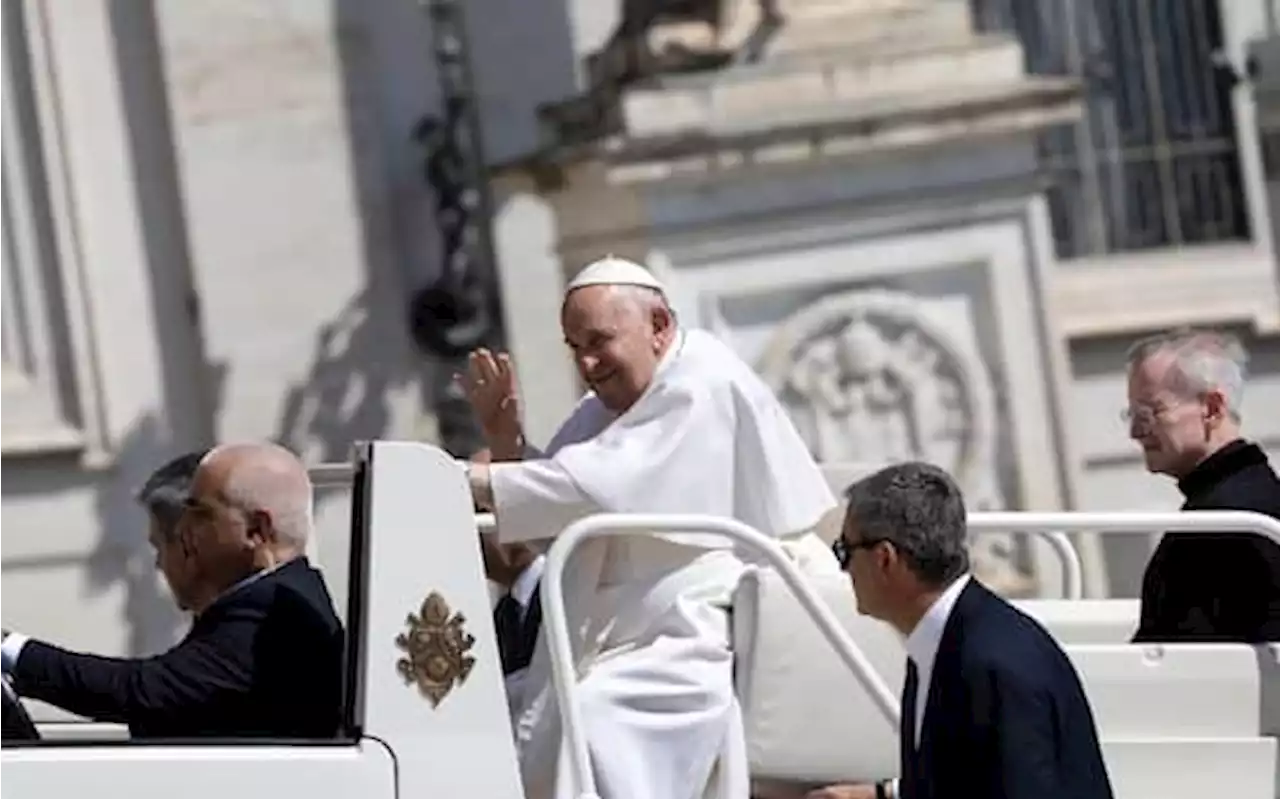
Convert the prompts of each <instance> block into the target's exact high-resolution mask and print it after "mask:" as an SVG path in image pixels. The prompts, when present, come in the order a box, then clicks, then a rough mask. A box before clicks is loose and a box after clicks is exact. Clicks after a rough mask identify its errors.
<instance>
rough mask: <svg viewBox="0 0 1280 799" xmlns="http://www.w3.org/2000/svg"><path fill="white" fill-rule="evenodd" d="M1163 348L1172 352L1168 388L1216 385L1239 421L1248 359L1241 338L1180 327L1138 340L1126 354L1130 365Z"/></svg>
mask: <svg viewBox="0 0 1280 799" xmlns="http://www.w3.org/2000/svg"><path fill="white" fill-rule="evenodd" d="M1163 352H1168V353H1171V354H1172V355H1173V373H1172V377H1173V381H1172V383H1171V385H1170V386H1169V387H1170V388H1171V389H1173V390H1175V391H1177V392H1178V393H1179V394H1182V395H1184V396H1185V395H1191V394H1202V393H1204V392H1206V391H1211V390H1214V389H1217V390H1218V391H1221V392H1222V396H1223V398H1224V399H1225V401H1226V405H1227V413H1229V414H1230V415H1231V418H1233V419H1235V420H1236V421H1239V419H1240V405H1241V403H1242V402H1243V400H1244V381H1245V376H1246V367H1247V365H1248V362H1249V354H1248V352H1247V351H1246V350H1245V348H1244V345H1243V344H1241V343H1240V339H1238V338H1236V337H1235V336H1233V335H1231V334H1229V333H1223V332H1219V331H1215V330H1195V329H1191V328H1179V329H1177V330H1170V331H1167V332H1164V333H1158V334H1156V335H1154V336H1148V337H1147V338H1144V339H1142V340H1140V341H1138V342H1137V343H1136V344H1134V345H1133V346H1132V347H1130V348H1129V352H1128V353H1127V354H1126V356H1125V357H1126V362H1127V364H1128V366H1129V368H1130V369H1132V368H1133V367H1135V366H1137V365H1138V364H1140V363H1142V362H1143V361H1145V360H1147V359H1148V358H1150V357H1152V356H1153V355H1156V354H1158V353H1163Z"/></svg>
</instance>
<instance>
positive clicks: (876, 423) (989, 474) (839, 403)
mask: <svg viewBox="0 0 1280 799" xmlns="http://www.w3.org/2000/svg"><path fill="white" fill-rule="evenodd" d="M760 371H761V373H762V374H763V375H764V377H765V379H766V381H768V382H769V383H770V385H771V386H772V387H773V389H774V391H775V392H776V393H777V394H778V396H779V398H780V399H781V400H782V402H783V404H784V405H785V406H786V407H787V409H788V411H789V412H790V413H791V415H792V418H793V419H794V420H795V422H796V425H797V427H798V428H799V429H800V431H801V434H802V435H803V436H804V437H805V440H806V441H807V442H808V443H809V446H810V448H811V449H812V451H813V453H814V456H815V457H817V458H818V459H819V460H820V461H824V462H828V463H868V464H876V465H882V464H889V463H895V462H901V461H906V460H924V461H928V462H931V463H936V464H938V465H940V466H943V467H944V468H946V469H947V470H949V471H950V472H951V473H952V474H953V475H954V476H955V477H956V479H957V481H958V482H959V483H960V485H961V486H962V487H963V488H964V489H965V492H966V496H967V498H968V500H969V504H970V507H971V508H973V509H975V510H992V509H997V508H999V507H1002V506H1003V505H1004V501H1003V498H1002V497H1001V495H1000V489H999V481H998V477H997V472H996V462H995V452H994V450H995V443H996V431H995V424H996V416H997V408H996V403H995V398H994V393H993V390H992V387H991V382H990V377H989V376H988V370H987V368H986V365H985V364H984V363H983V362H982V360H981V358H980V357H979V356H978V355H977V354H976V353H974V352H972V351H971V350H970V348H966V347H962V346H958V344H957V337H956V336H955V335H954V333H953V332H952V331H949V330H948V329H947V328H946V327H945V326H943V325H939V324H937V323H936V322H935V321H933V320H932V319H931V318H930V316H929V314H928V313H927V308H926V307H925V306H924V305H923V304H922V303H921V301H920V300H919V299H918V298H916V297H914V296H912V295H910V294H905V293H899V292H890V291H885V290H869V291H854V292H849V293H845V294H839V295H836V296H833V297H828V298H825V299H823V300H820V301H819V302H817V303H814V304H813V305H811V306H809V307H807V308H804V309H803V310H801V311H800V312H799V313H797V314H795V315H794V316H793V317H791V318H790V319H788V320H787V321H786V322H784V323H783V324H782V326H781V327H780V329H779V331H778V332H777V334H776V335H775V337H774V340H773V341H772V342H771V343H770V345H769V347H768V348H767V350H766V353H765V356H764V358H763V360H762V363H761V365H760ZM1017 543H1018V541H1017V539H1016V538H1014V537H1013V536H1012V535H1007V536H1002V535H984V536H983V537H982V538H980V539H976V540H975V541H974V543H973V559H974V568H975V570H976V571H977V572H978V573H979V576H981V577H982V578H983V579H984V580H985V581H987V582H988V583H990V584H993V586H994V587H996V588H997V589H999V590H1001V591H1002V592H1005V593H1009V594H1022V593H1025V592H1026V591H1028V590H1030V589H1031V588H1032V587H1033V586H1034V582H1033V578H1032V576H1031V575H1030V574H1028V573H1026V571H1025V570H1024V569H1023V568H1022V567H1021V565H1020V564H1019V563H1018V560H1019V557H1018V555H1019V550H1018V548H1017V546H1016V545H1017Z"/></svg>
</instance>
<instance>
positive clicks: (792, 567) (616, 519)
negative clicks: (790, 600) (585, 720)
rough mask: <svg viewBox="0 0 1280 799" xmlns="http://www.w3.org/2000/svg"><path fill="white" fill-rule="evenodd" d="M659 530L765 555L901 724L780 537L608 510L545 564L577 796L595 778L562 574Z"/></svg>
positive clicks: (736, 526) (574, 532)
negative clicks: (584, 553) (582, 551)
mask: <svg viewBox="0 0 1280 799" xmlns="http://www.w3.org/2000/svg"><path fill="white" fill-rule="evenodd" d="M654 532H696V533H714V534H718V535H723V536H725V537H726V538H730V539H732V540H733V541H734V543H736V544H740V545H742V546H744V547H745V548H747V549H749V550H751V551H753V552H755V553H756V554H758V555H760V556H762V557H763V558H764V560H765V561H767V562H768V563H769V565H771V566H773V568H775V569H777V570H778V574H780V575H781V576H782V579H783V581H784V582H785V583H786V584H787V587H788V588H790V589H791V592H792V593H793V594H795V596H796V599H798V600H799V601H800V604H801V606H803V607H804V610H805V612H806V613H808V614H809V616H810V617H811V618H812V619H813V620H814V622H815V623H816V624H817V625H818V629H820V630H821V631H822V633H823V635H825V636H826V638H827V641H828V643H830V644H831V646H832V648H833V649H835V650H836V654H838V655H839V656H840V659H841V660H843V661H844V663H845V665H846V666H848V667H849V670H850V671H852V672H853V674H854V676H855V677H857V678H858V681H859V682H860V683H862V687H863V688H864V689H865V690H866V691H867V693H868V694H870V695H871V698H872V700H873V701H874V702H875V703H876V706H877V707H878V708H879V709H880V712H881V713H882V714H883V715H884V717H885V719H886V720H887V721H888V722H889V723H890V724H891V725H893V727H894V728H895V729H896V728H897V725H898V717H899V712H900V710H899V707H898V700H897V698H896V697H895V696H894V694H893V693H892V692H891V691H890V690H889V688H888V687H887V686H886V685H885V684H884V681H883V680H881V679H880V675H879V674H877V673H876V671H875V668H874V667H873V666H872V665H871V663H870V661H868V660H867V658H866V656H865V655H863V654H862V650H861V649H859V648H858V645H857V644H856V643H854V641H853V639H851V638H850V637H849V634H848V633H846V632H845V630H844V628H843V627H841V626H840V622H839V621H838V620H837V619H836V617H835V614H833V613H832V612H831V609H830V608H828V607H827V606H826V604H825V603H824V602H823V601H822V600H821V599H820V598H819V597H818V595H817V593H815V592H814V590H813V589H812V588H810V587H809V585H808V583H806V582H805V579H804V577H803V576H801V574H800V570H799V568H798V567H797V566H796V564H795V562H794V561H792V559H791V558H790V556H788V555H787V553H786V551H785V550H784V549H783V548H782V545H781V544H779V543H778V541H777V540H776V539H774V538H770V537H769V536H767V535H765V534H764V533H761V532H760V531H759V530H756V529H755V528H753V527H751V526H749V525H746V524H743V523H742V522H740V521H737V520H736V519H727V518H722V517H718V516H698V515H667V514H617V513H602V514H597V515H594V516H588V517H587V518H585V519H579V520H578V521H576V522H574V523H573V524H571V525H569V527H567V528H566V529H565V531H564V532H563V533H561V534H560V535H559V536H558V537H557V538H556V540H555V543H554V544H552V546H551V549H550V550H549V551H548V552H547V565H546V567H545V571H544V572H543V577H542V588H541V597H542V612H543V617H542V623H543V625H544V629H545V631H546V632H547V635H548V638H547V642H548V648H549V649H550V654H551V671H552V680H553V684H554V687H555V692H556V698H557V700H558V703H559V706H560V719H561V723H562V725H563V730H564V737H565V741H566V742H567V744H568V746H569V756H570V763H571V765H572V767H573V773H574V779H575V780H576V788H577V792H578V796H579V797H582V799H596V798H597V796H598V794H597V793H596V784H595V777H594V775H593V774H592V771H591V759H590V754H589V751H588V749H587V741H586V738H585V732H584V730H583V726H582V715H581V709H580V708H579V707H578V691H577V681H576V676H575V675H576V669H575V668H574V662H573V650H572V647H571V646H570V641H569V625H568V621H567V620H566V618H565V609H564V590H563V588H562V579H563V574H564V565H565V563H566V562H567V561H568V559H569V555H570V554H572V553H573V551H574V550H575V549H576V548H577V547H578V545H579V544H581V543H582V542H583V541H584V540H586V539H588V538H599V537H603V536H623V535H636V534H652V533H654Z"/></svg>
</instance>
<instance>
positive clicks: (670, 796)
mask: <svg viewBox="0 0 1280 799" xmlns="http://www.w3.org/2000/svg"><path fill="white" fill-rule="evenodd" d="M491 469H492V471H491V475H492V477H491V480H492V487H493V499H494V506H495V507H494V510H495V514H496V516H497V523H498V536H499V539H500V540H501V541H503V542H509V541H530V540H538V539H548V538H552V537H554V536H555V535H556V534H558V533H559V532H560V531H562V530H563V529H564V528H565V526H567V525H568V524H569V523H571V522H573V521H574V520H576V519H579V518H581V517H583V516H585V515H588V514H591V513H598V512H615V513H699V514H711V515H716V516H728V517H732V518H735V519H738V520H740V521H743V522H745V523H747V524H749V525H751V526H753V527H755V528H757V529H758V530H760V531H762V532H764V533H767V534H771V535H774V536H777V537H779V538H782V539H784V545H787V546H788V548H789V550H791V551H792V552H793V553H796V554H797V556H798V559H799V560H800V561H801V566H802V567H803V568H811V569H836V568H837V566H836V564H835V559H834V556H832V555H831V552H830V550H829V549H828V548H827V547H826V546H825V545H824V544H823V543H822V542H821V541H819V540H818V539H817V537H816V536H814V535H812V534H811V531H812V530H813V529H814V528H815V526H816V525H817V523H818V521H819V519H820V518H821V517H822V516H823V515H824V514H825V513H827V512H828V511H830V510H831V509H832V508H834V507H835V504H836V502H835V498H834V497H833V496H832V494H831V492H830V490H829V489H828V487H827V484H826V482H825V481H824V479H823V476H822V474H821V472H820V471H819V469H818V467H817V465H816V464H815V463H814V461H813V458H812V457H811V456H810V454H809V452H808V449H807V448H806V447H805V444H804V442H803V441H802V440H801V439H800V436H799V434H798V433H797V432H796V430H795V428H794V427H793V426H792V424H791V422H790V420H789V419H788V417H787V415H786V412H785V411H784V410H783V408H782V407H781V405H780V404H779V403H778V402H777V400H776V399H775V398H774V396H773V393H772V392H771V391H770V389H769V388H768V387H767V386H766V385H765V384H764V382H763V381H762V380H760V379H759V377H758V376H757V375H756V374H755V373H754V372H753V371H752V370H751V368H750V367H749V366H747V365H746V364H745V363H743V362H742V361H741V360H740V359H739V358H738V357H737V356H736V355H735V354H734V353H733V352H732V351H731V350H730V349H729V348H728V347H726V346H725V345H724V344H722V343H721V342H720V341H719V340H717V339H716V338H715V337H714V336H712V335H710V334H708V333H705V332H702V331H697V330H693V331H682V332H680V333H678V334H677V337H676V339H675V341H673V343H672V345H671V348H670V350H669V351H668V352H667V354H666V355H665V357H664V358H663V360H662V362H661V364H660V365H659V367H658V370H657V372H656V374H655V376H654V378H653V381H652V382H651V384H650V385H649V388H648V389H647V390H646V391H645V393H644V395H643V396H642V397H641V398H640V399H639V400H638V401H637V402H636V403H635V405H633V406H632V407H631V408H630V409H629V410H627V411H626V412H625V413H623V414H621V415H616V414H614V413H612V412H611V411H609V410H608V409H607V408H605V407H604V405H603V404H602V403H601V402H600V401H599V400H598V399H597V398H596V397H595V396H594V395H591V394H588V395H587V396H586V397H585V398H584V399H583V400H582V401H581V402H580V403H579V404H578V407H577V408H576V409H575V410H574V412H573V414H572V415H571V416H570V417H569V419H568V420H567V421H566V422H565V423H564V425H563V426H562V427H561V428H560V430H559V431H558V432H557V433H556V435H555V436H554V438H553V439H552V442H551V444H550V445H549V446H548V448H547V450H546V453H545V454H542V453H530V458H529V459H527V460H525V461H522V462H518V463H497V464H493V465H492V467H491ZM744 568H745V565H744V563H743V560H742V559H740V557H739V555H738V554H737V553H735V551H734V548H733V546H732V544H731V543H730V542H728V541H727V540H725V539H723V538H720V537H717V536H714V535H707V534H694V533H669V534H663V535H661V536H660V537H658V538H649V537H627V538H598V539H593V540H589V541H587V542H585V543H584V544H583V545H582V546H581V547H579V548H578V550H577V552H576V554H575V555H574V556H573V557H572V559H571V560H570V562H569V564H568V567H567V569H566V575H565V580H564V585H565V591H566V609H567V613H568V616H569V629H570V631H571V634H573V635H574V636H575V640H574V641H573V644H574V654H575V656H576V658H577V665H578V669H577V670H578V675H579V680H580V690H579V696H581V697H582V704H583V707H582V718H583V721H584V723H585V724H586V731H585V732H586V736H587V740H588V743H589V746H590V751H591V757H592V763H593V766H594V767H595V774H596V779H597V781H598V785H599V789H600V793H601V795H602V796H603V797H605V798H606V799H622V798H623V797H627V798H629V799H630V798H634V799H682V797H690V798H692V797H697V796H700V795H701V794H702V792H703V789H704V786H706V785H707V783H708V779H709V777H710V775H711V774H712V771H713V768H714V766H715V764H716V761H717V757H718V755H720V753H721V752H722V751H730V752H736V753H737V755H736V756H734V757H730V758H728V759H730V760H733V761H735V762H732V763H721V766H720V767H721V768H730V769H732V770H734V771H735V772H738V773H737V774H736V779H735V782H737V783H738V784H742V785H745V782H746V763H745V756H744V755H743V754H742V752H743V751H744V750H743V747H742V746H741V742H740V741H737V743H738V745H737V746H733V745H732V744H733V743H735V739H736V738H740V736H741V728H740V722H741V719H740V716H739V708H738V705H737V701H736V699H735V697H734V694H733V683H732V654H731V652H730V648H729V638H728V634H729V630H728V615H727V613H726V610H725V608H726V607H727V605H728V601H729V598H730V594H731V592H732V590H733V588H734V586H735V585H736V584H737V581H738V578H739V577H740V575H741V573H742V571H743V569H744ZM550 672H551V670H550V663H549V658H548V655H547V648H546V641H545V636H542V637H541V639H540V641H539V646H538V651H537V653H536V655H535V657H534V661H533V664H532V665H531V667H530V673H529V676H528V683H527V686H528V687H527V689H526V691H525V697H526V699H525V703H524V705H523V707H522V708H521V709H520V710H519V711H518V712H517V717H516V738H517V743H518V747H519V751H520V761H521V772H522V774H523V777H524V780H525V790H526V792H527V795H528V796H529V797H530V799H533V797H557V799H560V798H561V797H568V796H570V795H571V793H570V789H571V788H572V777H571V776H570V774H569V771H568V756H567V752H562V751H561V746H560V739H561V733H560V720H559V712H558V710H557V708H556V706H555V697H554V695H553V693H552V691H551V687H550ZM717 782H718V780H717ZM724 799H729V798H728V797H724Z"/></svg>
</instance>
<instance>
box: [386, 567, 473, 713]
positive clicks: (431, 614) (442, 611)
mask: <svg viewBox="0 0 1280 799" xmlns="http://www.w3.org/2000/svg"><path fill="white" fill-rule="evenodd" d="M466 622H467V619H466V617H465V616H463V615H462V614H461V613H454V612H453V611H452V610H450V608H449V603H448V602H446V601H445V598H444V597H443V596H441V595H440V594H439V593H437V592H435V591H432V592H431V593H430V594H429V595H428V596H427V598H426V599H425V600H423V602H422V608H421V609H420V610H419V611H418V614H417V615H414V614H412V613H410V614H409V616H408V618H407V619H406V620H405V624H406V625H407V626H408V628H409V629H408V630H406V631H405V632H403V633H400V634H399V635H398V636H396V646H397V647H399V648H400V649H401V650H402V651H404V652H405V653H406V655H407V656H406V657H402V658H400V659H399V660H397V661H396V671H397V672H399V674H400V676H401V677H402V678H403V679H404V681H405V684H406V685H410V684H413V683H416V684H417V686H418V691H419V692H420V693H421V694H422V695H423V696H425V697H426V698H427V700H428V701H430V702H431V707H433V708H435V707H438V706H439V705H440V703H441V702H442V701H443V700H444V698H445V697H446V696H448V695H449V692H450V691H452V690H453V689H454V687H457V686H461V685H462V684H463V683H464V682H466V680H467V677H468V676H469V675H470V674H471V669H472V667H474V666H475V663H476V659H475V658H474V657H472V656H471V655H470V654H468V653H469V652H470V651H471V647H472V646H474V645H475V642H476V639H475V636H473V635H470V634H469V633H468V632H467V631H466V626H465V625H466Z"/></svg>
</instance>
